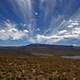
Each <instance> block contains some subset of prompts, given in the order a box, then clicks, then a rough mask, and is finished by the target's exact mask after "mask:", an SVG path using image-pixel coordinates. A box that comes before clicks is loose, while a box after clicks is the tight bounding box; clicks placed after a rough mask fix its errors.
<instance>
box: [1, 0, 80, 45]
mask: <svg viewBox="0 0 80 80" xmlns="http://www.w3.org/2000/svg"><path fill="white" fill-rule="evenodd" d="M32 43H41V44H60V45H77V46H80V0H0V46H21V45H27V44H32Z"/></svg>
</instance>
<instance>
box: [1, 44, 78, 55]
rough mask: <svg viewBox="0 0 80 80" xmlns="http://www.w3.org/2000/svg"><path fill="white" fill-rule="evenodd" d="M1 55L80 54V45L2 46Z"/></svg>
mask: <svg viewBox="0 0 80 80" xmlns="http://www.w3.org/2000/svg"><path fill="white" fill-rule="evenodd" d="M0 55H7V56H11V55H16V56H31V55H35V56H40V55H42V56H46V55H48V56H49V55H58V56H80V47H75V46H64V45H47V44H30V45H26V46H20V47H16V46H15V47H0Z"/></svg>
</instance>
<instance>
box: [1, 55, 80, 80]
mask: <svg viewBox="0 0 80 80" xmlns="http://www.w3.org/2000/svg"><path fill="white" fill-rule="evenodd" d="M0 80H80V61H79V60H67V59H62V58H60V57H55V56H53V57H25V58H23V57H10V56H9V57H0Z"/></svg>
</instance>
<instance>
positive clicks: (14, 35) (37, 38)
mask: <svg viewBox="0 0 80 80" xmlns="http://www.w3.org/2000/svg"><path fill="white" fill-rule="evenodd" d="M68 23H69V24H68V25H67V26H66V28H65V29H62V30H59V31H57V32H56V33H55V34H51V35H44V34H38V33H37V34H36V35H32V34H34V32H33V31H32V33H31V30H32V29H30V30H29V29H24V30H19V29H18V28H17V26H18V25H17V24H15V23H12V22H11V21H10V20H7V21H4V22H3V24H1V25H0V26H2V27H1V29H0V40H20V39H24V40H26V41H28V42H29V43H45V44H52V43H57V42H59V41H61V40H64V39H67V40H68V39H80V23H79V21H72V20H69V21H68ZM23 26H24V24H23ZM34 31H35V30H34Z"/></svg>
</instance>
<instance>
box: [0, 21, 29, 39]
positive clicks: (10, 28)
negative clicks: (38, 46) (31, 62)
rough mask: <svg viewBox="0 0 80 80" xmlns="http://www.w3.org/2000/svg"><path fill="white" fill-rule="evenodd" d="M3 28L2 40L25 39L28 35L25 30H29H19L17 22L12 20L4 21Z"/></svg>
mask: <svg viewBox="0 0 80 80" xmlns="http://www.w3.org/2000/svg"><path fill="white" fill-rule="evenodd" d="M2 27H3V29H0V39H1V40H17V39H23V37H24V36H25V35H26V33H25V32H28V30H24V31H22V30H18V29H17V28H16V27H17V26H16V24H13V23H11V22H4V23H3V25H2Z"/></svg>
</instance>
